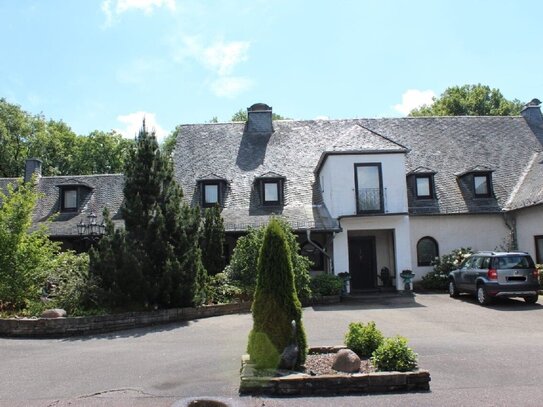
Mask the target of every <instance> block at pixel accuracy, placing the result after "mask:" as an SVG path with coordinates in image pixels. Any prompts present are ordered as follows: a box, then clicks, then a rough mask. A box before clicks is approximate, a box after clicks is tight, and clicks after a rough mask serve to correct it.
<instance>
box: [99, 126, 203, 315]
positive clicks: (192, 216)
mask: <svg viewBox="0 0 543 407" xmlns="http://www.w3.org/2000/svg"><path fill="white" fill-rule="evenodd" d="M123 192H124V198H125V200H124V204H123V207H122V214H123V219H124V221H125V229H126V232H124V231H114V230H113V228H112V227H111V226H109V227H108V229H107V233H106V237H105V240H104V243H103V244H100V245H98V247H97V253H96V254H94V255H91V267H92V268H93V270H95V272H96V273H97V274H99V275H100V276H101V278H102V282H103V287H104V289H105V290H109V294H110V295H111V298H112V299H113V301H114V302H115V303H116V304H121V303H122V301H123V300H129V301H130V302H132V303H136V304H138V303H139V305H141V306H160V307H171V306H186V305H191V304H194V303H195V302H199V301H202V299H203V284H204V282H205V270H204V268H203V265H202V260H201V251H200V247H199V233H200V214H199V211H198V210H197V209H191V208H190V207H189V206H188V205H187V204H186V203H184V202H183V201H182V197H183V194H182V191H181V188H180V187H179V186H178V185H177V183H176V182H175V180H174V178H173V168H172V164H171V161H170V160H169V159H168V158H166V157H164V155H163V154H162V152H161V151H160V149H159V146H158V143H157V141H156V137H155V135H154V133H149V132H148V131H147V129H146V128H145V121H144V123H143V127H142V129H141V130H140V132H139V134H138V137H137V139H136V145H135V147H134V148H133V149H132V150H131V151H130V159H129V161H128V163H127V165H126V168H125V186H124V190H123ZM104 259H109V260H104ZM112 259H114V261H112ZM104 261H108V262H109V263H110V264H112V265H108V264H106V265H104V264H103V262H104ZM111 268H114V269H113V270H111ZM108 275H110V276H111V277H108Z"/></svg>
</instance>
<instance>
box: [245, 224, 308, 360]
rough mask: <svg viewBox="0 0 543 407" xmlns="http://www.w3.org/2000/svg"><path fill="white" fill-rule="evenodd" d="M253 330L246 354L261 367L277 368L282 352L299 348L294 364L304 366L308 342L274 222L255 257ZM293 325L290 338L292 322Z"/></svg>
mask: <svg viewBox="0 0 543 407" xmlns="http://www.w3.org/2000/svg"><path fill="white" fill-rule="evenodd" d="M252 313H253V329H252V331H251V332H250V334H249V343H248V346H247V351H248V353H249V355H250V356H251V360H252V361H253V362H254V363H256V365H257V366H258V367H260V368H277V367H278V365H279V361H280V356H281V353H282V352H283V350H284V349H285V348H286V347H287V346H288V345H289V344H291V343H295V344H296V345H297V346H298V349H299V353H298V360H297V363H296V365H297V366H300V365H301V364H303V363H304V361H305V357H306V355H307V342H306V336H305V331H304V327H303V325H302V306H301V304H300V301H299V300H298V296H297V295H296V289H295V286H294V273H293V271H292V261H291V256H290V249H289V246H288V244H287V241H286V237H285V234H284V231H283V229H282V227H281V225H280V224H279V222H278V221H277V220H276V219H272V220H271V221H270V223H269V224H268V226H267V228H266V231H265V234H264V243H263V244H262V248H261V249H260V254H259V257H258V276H257V284H256V291H255V296H254V302H253V308H252ZM293 320H294V321H295V322H296V334H295V337H294V338H293V337H292V327H291V321H293Z"/></svg>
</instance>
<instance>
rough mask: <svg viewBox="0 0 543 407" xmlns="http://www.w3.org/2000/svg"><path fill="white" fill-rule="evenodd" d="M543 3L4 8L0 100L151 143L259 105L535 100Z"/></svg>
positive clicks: (37, 4) (120, 2)
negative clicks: (494, 96)
mask: <svg viewBox="0 0 543 407" xmlns="http://www.w3.org/2000/svg"><path fill="white" fill-rule="evenodd" d="M542 16H543V2H537V1H523V2H519V1H499V0H495V1H483V0H482V1H474V0H470V1H463V0H455V1H417V0H411V1H401V0H397V1H387V0H380V1H366V0H354V1H347V0H343V1H342V0H336V1H324V0H312V1H305V0H304V1H302V0H298V1H296V0H266V1H261V0H252V1H250V0H244V1H238V0H224V1H221V0H215V1H204V0H199V1H198V0H85V1H74V0H17V1H13V0H0V19H1V20H0V21H1V24H0V38H1V39H0V41H1V43H0V45H1V46H0V50H1V57H0V61H1V62H0V97H3V98H6V99H7V101H8V102H10V103H16V104H18V105H21V107H22V108H23V109H24V110H26V111H28V112H30V113H34V114H37V113H42V114H43V115H44V116H45V117H47V118H53V119H55V120H63V121H65V122H66V123H68V124H69V125H70V126H71V127H72V129H73V130H74V131H75V132H77V133H78V134H88V133H89V132H90V131H92V130H95V129H98V130H104V131H109V130H111V129H116V130H117V131H119V132H121V133H123V134H124V135H125V136H127V137H133V136H134V135H135V134H136V132H137V129H138V127H139V126H140V124H141V118H142V116H143V115H145V117H146V119H147V123H149V124H151V125H152V126H153V127H155V129H156V131H157V133H158V135H159V136H161V137H163V136H164V135H166V134H168V133H169V132H170V131H171V130H173V129H174V127H175V126H176V125H178V124H183V123H203V122H206V121H209V120H210V119H211V118H212V117H214V116H217V117H218V119H219V120H220V121H228V120H229V118H230V117H231V116H232V114H233V113H234V112H236V111H238V110H239V109H240V108H243V109H245V108H246V107H248V106H250V105H251V104H253V103H256V102H264V103H267V104H269V105H271V106H272V107H273V109H274V112H276V113H279V114H281V115H283V116H287V117H290V118H294V119H315V118H320V117H328V118H331V119H341V118H355V117H390V116H403V115H405V114H406V112H408V111H409V110H410V108H413V107H416V106H417V105H418V104H421V103H424V102H428V101H429V100H430V99H431V96H432V95H436V96H439V94H441V93H442V92H443V91H444V90H445V89H446V88H447V87H449V86H453V85H463V84H476V83H482V84H485V85H489V86H491V87H493V88H498V89H500V90H501V91H502V93H503V94H504V96H505V97H506V98H509V99H515V98H516V99H519V100H521V101H523V102H527V101H529V100H531V99H532V98H534V97H538V98H543V77H542V76H541V67H542V66H543V52H541V44H542V41H541V40H542V37H543V30H542V29H541V17H542Z"/></svg>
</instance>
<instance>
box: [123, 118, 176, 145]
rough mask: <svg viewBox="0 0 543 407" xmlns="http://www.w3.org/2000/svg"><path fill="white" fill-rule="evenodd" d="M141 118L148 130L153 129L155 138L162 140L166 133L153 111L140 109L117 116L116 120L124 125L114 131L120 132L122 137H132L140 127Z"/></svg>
mask: <svg viewBox="0 0 543 407" xmlns="http://www.w3.org/2000/svg"><path fill="white" fill-rule="evenodd" d="M143 119H145V127H146V128H147V129H148V131H154V132H155V136H156V138H157V140H158V141H159V142H162V141H163V140H164V138H166V136H167V135H168V133H167V132H166V130H164V129H163V128H162V127H161V126H160V125H159V124H158V123H157V121H156V115H155V114H154V113H149V112H143V111H140V112H134V113H129V114H127V115H121V116H117V120H118V121H119V122H120V123H122V124H123V125H124V128H122V129H115V131H116V132H117V133H120V134H122V136H123V137H124V138H128V139H133V138H134V137H136V136H137V135H138V133H139V131H140V129H141V126H142V124H143Z"/></svg>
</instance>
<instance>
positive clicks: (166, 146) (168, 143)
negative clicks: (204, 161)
mask: <svg viewBox="0 0 543 407" xmlns="http://www.w3.org/2000/svg"><path fill="white" fill-rule="evenodd" d="M180 131H181V125H180V124H178V125H177V126H175V129H173V130H172V131H171V132H170V134H168V136H167V137H166V138H165V139H164V141H163V142H162V145H161V146H160V148H161V149H162V154H164V156H165V157H171V156H172V154H173V151H174V150H175V143H176V142H177V135H178V134H179V132H180Z"/></svg>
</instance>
